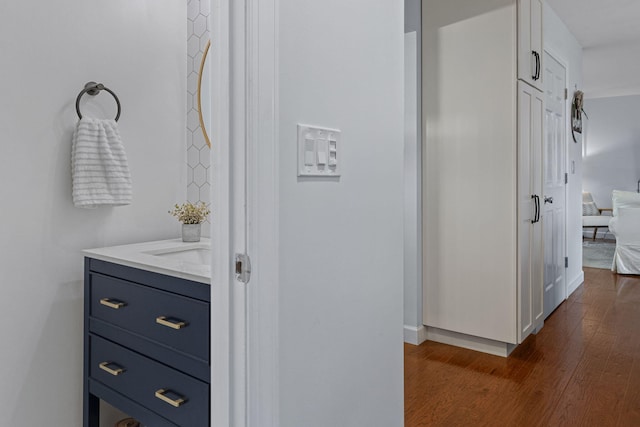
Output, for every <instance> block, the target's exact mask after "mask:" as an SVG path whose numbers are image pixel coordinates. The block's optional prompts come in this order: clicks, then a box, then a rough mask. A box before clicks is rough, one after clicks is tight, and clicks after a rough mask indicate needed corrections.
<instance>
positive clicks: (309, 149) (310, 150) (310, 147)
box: [304, 139, 316, 166]
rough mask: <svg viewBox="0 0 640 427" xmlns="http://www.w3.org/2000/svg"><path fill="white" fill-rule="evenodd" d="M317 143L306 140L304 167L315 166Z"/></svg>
mask: <svg viewBox="0 0 640 427" xmlns="http://www.w3.org/2000/svg"><path fill="white" fill-rule="evenodd" d="M315 145H316V144H315V141H314V140H313V139H305V142H304V165H305V166H313V165H314V162H315Z"/></svg>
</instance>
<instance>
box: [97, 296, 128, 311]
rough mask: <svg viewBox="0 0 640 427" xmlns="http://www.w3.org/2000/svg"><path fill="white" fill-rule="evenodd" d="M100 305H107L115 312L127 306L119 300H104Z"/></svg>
mask: <svg viewBox="0 0 640 427" xmlns="http://www.w3.org/2000/svg"><path fill="white" fill-rule="evenodd" d="M100 304H102V305H106V306H107V307H109V308H113V309H115V310H117V309H119V308H122V307H124V306H125V305H127V303H125V302H123V301H118V300H117V299H111V298H102V299H101V300H100Z"/></svg>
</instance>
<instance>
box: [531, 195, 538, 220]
mask: <svg viewBox="0 0 640 427" xmlns="http://www.w3.org/2000/svg"><path fill="white" fill-rule="evenodd" d="M531 198H532V199H533V207H534V213H533V219H532V220H531V224H535V223H536V222H538V221H539V220H540V198H539V197H538V196H537V195H536V194H532V195H531Z"/></svg>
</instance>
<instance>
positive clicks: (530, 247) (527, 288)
mask: <svg viewBox="0 0 640 427" xmlns="http://www.w3.org/2000/svg"><path fill="white" fill-rule="evenodd" d="M543 114H544V99H543V93H542V92H540V91H539V90H536V89H534V88H532V87H531V86H529V85H528V84H526V83H523V82H521V81H519V82H518V267H519V271H518V289H519V293H518V313H519V316H518V322H519V324H518V338H519V341H522V340H523V339H524V338H526V337H527V335H529V334H530V333H531V332H533V331H534V329H536V328H539V327H540V326H541V325H542V323H543V321H544V317H543V293H544V292H543V286H542V284H543V255H544V254H543V250H542V223H541V208H542V206H541V202H540V197H541V195H542V117H543Z"/></svg>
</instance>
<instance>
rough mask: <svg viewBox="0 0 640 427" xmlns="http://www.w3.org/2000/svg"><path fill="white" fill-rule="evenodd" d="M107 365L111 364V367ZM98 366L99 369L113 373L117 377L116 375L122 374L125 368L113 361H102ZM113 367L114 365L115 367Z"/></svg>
mask: <svg viewBox="0 0 640 427" xmlns="http://www.w3.org/2000/svg"><path fill="white" fill-rule="evenodd" d="M109 365H111V366H112V367H111V368H110V367H109ZM98 366H99V367H100V369H102V370H103V371H105V372H107V373H109V374H111V375H113V376H114V377H117V376H118V375H120V374H123V373H124V372H125V370H126V369H124V368H121V367H120V366H118V365H116V364H115V363H113V362H102V363H101V364H99V365H98ZM113 367H115V369H114V368H113Z"/></svg>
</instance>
